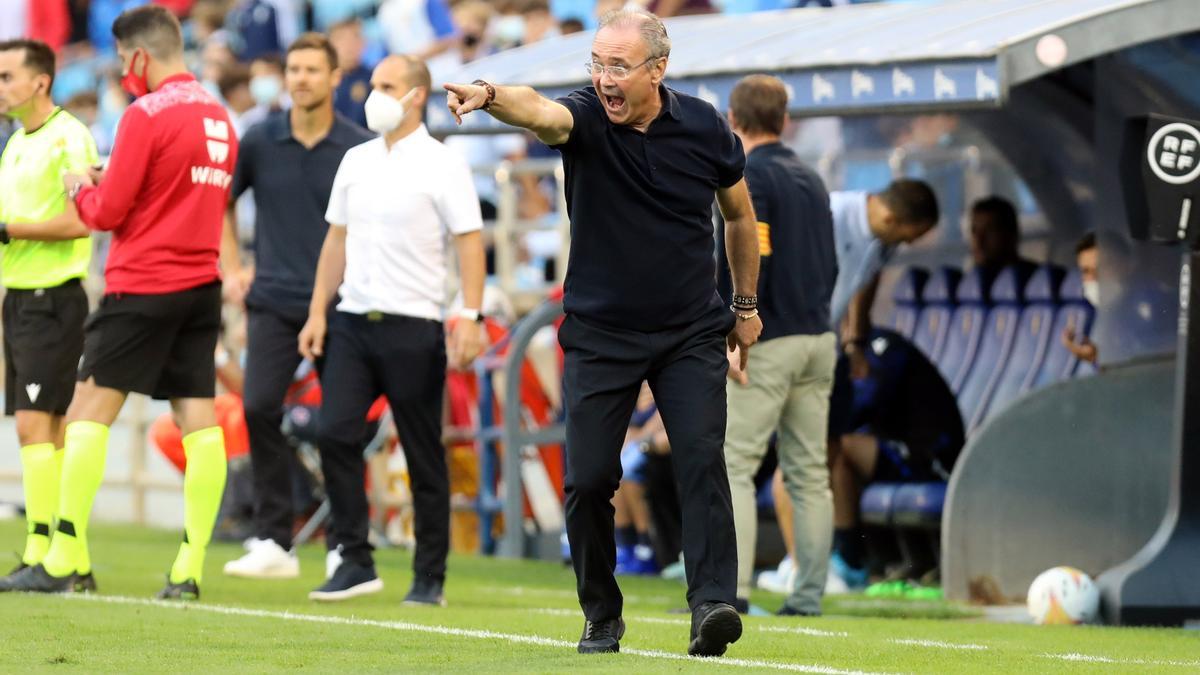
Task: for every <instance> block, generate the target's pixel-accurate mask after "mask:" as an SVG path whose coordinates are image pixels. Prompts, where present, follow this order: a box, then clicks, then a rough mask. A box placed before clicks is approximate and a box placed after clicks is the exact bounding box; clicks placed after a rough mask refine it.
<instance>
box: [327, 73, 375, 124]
mask: <svg viewBox="0 0 1200 675" xmlns="http://www.w3.org/2000/svg"><path fill="white" fill-rule="evenodd" d="M370 94H371V69H370V68H368V67H366V66H364V65H362V64H359V65H358V66H357V67H355V68H353V69H352V70H348V71H346V72H344V73H342V81H341V83H340V84H338V88H337V91H335V92H334V97H333V107H334V108H336V109H337V111H338V112H340V113H341V114H343V115H345V116H346V117H347V118H348V119H350V120H351V121H353V122H354V123H355V124H357V125H358V126H360V127H365V126H367V109H366V107H365V106H366V103H367V96H369V95H370Z"/></svg>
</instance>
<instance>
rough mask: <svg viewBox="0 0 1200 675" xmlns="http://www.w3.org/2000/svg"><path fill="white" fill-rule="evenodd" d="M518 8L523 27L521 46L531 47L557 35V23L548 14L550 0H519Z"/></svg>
mask: <svg viewBox="0 0 1200 675" xmlns="http://www.w3.org/2000/svg"><path fill="white" fill-rule="evenodd" d="M519 7H520V11H521V23H522V24H523V25H524V27H525V36H524V37H523V38H522V39H521V44H523V45H531V44H533V43H535V42H538V41H540V40H545V39H546V38H552V37H556V36H558V35H559V30H558V23H557V22H556V21H555V20H554V15H553V14H551V13H550V0H521V2H520V4H519Z"/></svg>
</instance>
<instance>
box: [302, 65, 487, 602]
mask: <svg viewBox="0 0 1200 675" xmlns="http://www.w3.org/2000/svg"><path fill="white" fill-rule="evenodd" d="M371 87H372V92H371V94H370V96H369V97H368V98H367V101H366V113H367V126H368V127H370V128H371V130H372V131H375V132H377V133H379V134H382V135H381V136H380V137H379V138H376V139H373V140H370V141H367V142H366V143H363V144H362V145H359V146H356V147H354V148H351V149H350V150H349V151H347V152H346V155H345V157H344V158H343V159H342V164H341V166H340V167H339V168H338V173H337V177H336V178H335V179H334V182H333V191H332V193H331V194H330V197H329V208H328V211H327V212H326V219H327V220H328V221H329V224H330V227H329V232H328V234H327V235H326V238H325V244H324V247H323V248H322V250H321V258H320V262H319V263H318V265H317V278H316V284H315V288H314V289H313V294H312V303H311V305H310V307H309V316H308V322H307V323H306V324H305V326H304V329H303V330H302V331H301V333H300V353H301V354H303V355H304V356H305V357H307V358H309V359H316V358H317V357H321V356H324V357H325V369H324V376H323V377H322V387H323V390H324V391H323V404H322V407H321V419H320V423H319V432H318V433H319V437H318V438H319V440H318V444H319V446H320V450H321V464H322V469H323V470H324V473H325V485H326V489H327V491H328V493H329V501H330V505H331V506H332V514H333V527H334V529H335V530H336V531H337V533H338V542H339V543H340V544H341V546H342V563H341V565H340V566H339V567H338V569H337V571H336V572H335V573H334V574H333V576H332V577H331V578H330V579H329V580H328V581H326V583H325V584H324V585H323V586H321V587H320V588H318V589H317V590H315V591H313V592H312V593H310V594H309V597H310V598H311V599H314V600H326V601H331V600H343V599H346V598H350V597H354V596H357V595H363V594H366V593H373V592H376V591H379V590H381V589H382V588H383V582H382V581H381V580H380V579H379V577H378V575H376V573H375V565H374V561H373V560H372V557H371V550H372V549H371V545H370V544H369V543H368V542H367V515H368V513H367V512H368V505H367V497H366V493H365V491H364V489H363V482H362V477H363V469H364V464H363V457H362V442H361V441H362V439H363V436H364V435H365V433H366V428H365V424H366V423H365V421H364V420H365V419H366V413H367V410H368V409H369V408H370V407H371V403H372V402H373V401H374V400H375V399H376V398H377V397H378V396H379V395H381V394H382V395H385V396H387V399H388V401H389V403H390V404H391V409H392V415H393V418H394V420H395V422H396V428H397V430H398V432H399V435H400V443H401V445H402V446H403V448H404V454H405V457H406V459H407V460H408V467H409V475H410V476H411V479H412V491H413V501H414V504H413V507H414V515H415V518H416V523H415V530H416V532H415V534H416V540H417V548H416V552H415V554H414V555H413V569H414V572H415V577H414V580H413V586H412V590H410V591H409V594H408V596H407V597H406V598H405V602H414V603H420V604H430V605H441V604H444V600H443V596H442V585H443V583H444V580H445V575H446V555H447V553H448V551H449V543H450V490H449V477H448V474H447V470H446V456H445V449H444V447H443V446H442V442H441V434H442V425H441V420H442V392H443V390H444V388H445V380H446V365H447V357H448V360H449V364H450V366H451V367H455V368H464V367H466V366H468V365H469V364H470V363H471V361H472V360H473V359H474V358H475V356H477V355H478V354H479V351H480V348H481V344H482V341H481V332H480V326H479V323H478V321H479V319H480V314H479V307H480V306H481V303H482V301H483V281H484V252H483V241H482V237H481V234H480V228H481V227H482V221H481V218H480V215H479V203H478V200H477V198H476V195H475V187H474V185H473V184H472V180H471V171H470V168H469V167H468V166H467V163H466V161H465V160H464V159H463V158H462V156H461V155H459V154H458V153H455V152H454V151H452V150H450V149H449V148H447V147H445V146H444V145H442V144H441V143H439V142H438V141H436V140H434V139H433V138H432V137H430V135H429V132H428V131H427V130H426V128H425V125H424V122H423V115H424V113H423V111H424V109H425V101H426V99H427V97H428V95H429V87H430V80H429V70H428V69H427V68H426V66H425V63H424V62H422V61H421V60H420V59H417V58H415V57H411V56H390V57H388V58H386V59H384V60H383V61H382V62H381V63H380V64H379V65H378V66H377V67H376V68H375V72H374V73H373V74H372V76H371ZM447 231H449V233H450V234H451V235H453V237H454V243H455V247H456V249H457V253H458V259H459V266H460V276H461V278H462V291H463V297H464V302H463V309H460V310H458V312H457V313H456V314H457V316H458V317H459V319H460V320H459V321H457V322H456V325H455V328H454V332H453V333H452V334H451V336H450V342H449V354H448V355H447V343H446V341H445V338H444V334H443V329H442V319H443V314H444V312H445V301H446V297H445V296H446V291H445V284H446V258H447V255H446V254H447V251H446V241H447V237H446V233H447ZM335 296H340V297H341V301H340V302H339V303H338V305H337V310H336V311H335V312H333V313H332V316H331V317H330V318H329V319H328V325H327V319H326V312H327V310H328V307H329V303H330V302H331V301H332V300H333V299H334V298H335Z"/></svg>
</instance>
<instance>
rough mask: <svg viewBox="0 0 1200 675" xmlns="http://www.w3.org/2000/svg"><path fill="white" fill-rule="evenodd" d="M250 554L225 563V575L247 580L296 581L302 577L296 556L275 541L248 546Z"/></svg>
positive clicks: (262, 541) (258, 542) (259, 541)
mask: <svg viewBox="0 0 1200 675" xmlns="http://www.w3.org/2000/svg"><path fill="white" fill-rule="evenodd" d="M247 548H248V549H249V552H248V553H247V554H246V555H244V556H242V557H240V558H238V559H237V560H230V561H229V562H227V563H225V574H227V575H229V576H231V577H244V578H246V579H295V578H297V577H299V576H300V561H299V560H297V559H296V554H295V553H292V552H290V551H285V550H283V547H282V546H280V545H279V544H276V543H275V542H274V541H272V540H270V539H267V540H261V539H260V540H258V541H255V542H253V543H249V544H248V545H247Z"/></svg>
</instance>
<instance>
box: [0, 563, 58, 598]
mask: <svg viewBox="0 0 1200 675" xmlns="http://www.w3.org/2000/svg"><path fill="white" fill-rule="evenodd" d="M73 590H75V575H74V574H68V575H67V576H65V577H56V576H52V575H51V574H50V573H49V572H47V571H46V568H45V567H43V566H42V564H41V563H38V564H36V565H34V566H32V567H26V568H24V569H21V570H19V571H16V572H15V573H14V574H12V575H10V576H7V577H4V578H3V579H0V593H3V592H8V591H14V592H23V593H70V592H71V591H73Z"/></svg>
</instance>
